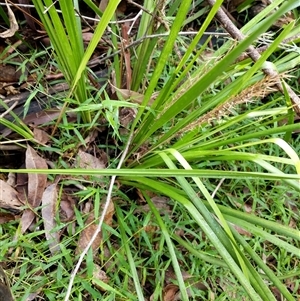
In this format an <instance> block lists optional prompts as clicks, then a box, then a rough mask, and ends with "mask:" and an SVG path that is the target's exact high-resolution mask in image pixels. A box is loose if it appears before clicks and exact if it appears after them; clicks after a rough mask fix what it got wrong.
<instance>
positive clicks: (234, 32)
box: [207, 0, 300, 115]
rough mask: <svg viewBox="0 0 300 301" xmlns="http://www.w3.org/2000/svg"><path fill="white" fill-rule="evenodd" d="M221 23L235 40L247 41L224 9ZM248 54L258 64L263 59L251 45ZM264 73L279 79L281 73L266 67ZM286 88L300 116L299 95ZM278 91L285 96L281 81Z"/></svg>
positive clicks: (211, 3) (209, 2) (212, 0)
mask: <svg viewBox="0 0 300 301" xmlns="http://www.w3.org/2000/svg"><path fill="white" fill-rule="evenodd" d="M207 2H208V4H209V5H210V6H211V7H213V5H214V4H215V3H216V1H215V0H207ZM216 16H217V18H218V19H219V21H220V22H221V23H222V25H223V27H224V29H225V30H226V31H227V32H228V33H229V34H230V35H231V36H232V37H233V38H234V39H237V40H238V41H242V40H244V39H245V36H244V35H243V34H242V33H241V31H240V30H239V29H238V28H237V27H236V26H235V25H234V24H233V23H232V21H231V20H230V19H229V18H228V17H227V15H226V14H225V13H224V11H223V9H222V8H220V9H219V10H218V12H217V14H216ZM247 53H248V55H249V56H250V58H251V59H252V60H253V61H254V62H256V61H258V59H259V58H260V57H261V55H260V53H259V52H258V51H257V50H256V49H255V48H254V47H253V46H252V45H251V46H249V48H248V49H247ZM262 70H263V72H264V73H265V74H266V75H268V76H270V77H278V76H279V73H278V72H277V71H275V70H274V69H272V68H268V67H264V68H263V69H262ZM284 85H285V88H286V90H287V92H288V94H289V97H290V99H291V100H292V102H293V104H294V110H295V111H296V113H297V114H299V115H300V99H299V97H298V95H297V94H296V93H295V92H294V91H293V90H292V89H291V87H290V86H289V85H288V84H287V83H284ZM276 86H277V89H278V90H279V91H280V92H282V93H283V94H284V88H283V85H282V84H281V82H280V81H278V82H277V83H276Z"/></svg>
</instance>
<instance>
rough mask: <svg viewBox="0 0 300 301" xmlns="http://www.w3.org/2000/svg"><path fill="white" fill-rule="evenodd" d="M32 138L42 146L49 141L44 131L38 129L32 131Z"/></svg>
mask: <svg viewBox="0 0 300 301" xmlns="http://www.w3.org/2000/svg"><path fill="white" fill-rule="evenodd" d="M33 137H34V139H35V141H37V142H38V143H40V144H44V145H45V144H46V143H48V141H49V140H50V137H49V135H48V134H47V133H46V132H45V131H43V130H41V129H38V128H34V129H33Z"/></svg>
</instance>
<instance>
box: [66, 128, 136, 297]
mask: <svg viewBox="0 0 300 301" xmlns="http://www.w3.org/2000/svg"><path fill="white" fill-rule="evenodd" d="M133 134H134V133H133V132H132V133H131V134H130V136H129V139H128V141H127V144H126V146H125V149H124V151H123V154H122V156H121V158H120V162H119V164H118V166H117V169H120V168H121V166H122V164H123V162H124V160H125V158H126V156H127V153H128V150H129V146H130V144H131V142H132V138H133ZM116 177H117V176H112V177H111V181H110V184H109V188H108V192H107V197H106V201H105V204H104V208H103V211H102V213H101V216H100V218H99V224H98V227H97V229H96V231H95V233H94V235H93V236H92V238H91V240H90V241H89V243H88V245H87V246H86V248H85V249H84V250H83V251H82V253H81V255H80V257H79V259H78V262H77V264H76V266H75V268H74V270H73V272H72V274H71V277H70V281H69V285H68V289H67V293H66V296H65V299H64V301H68V300H69V297H70V295H71V290H72V286H73V282H74V279H75V276H76V274H77V272H78V270H79V268H80V266H81V263H82V261H83V258H84V256H85V255H86V254H87V252H88V250H89V249H90V247H91V246H92V244H93V242H94V241H95V239H96V237H97V236H98V234H99V233H100V232H101V228H102V224H103V221H104V218H105V215H106V213H107V210H108V207H109V204H110V202H111V195H112V191H113V186H114V183H115V180H116Z"/></svg>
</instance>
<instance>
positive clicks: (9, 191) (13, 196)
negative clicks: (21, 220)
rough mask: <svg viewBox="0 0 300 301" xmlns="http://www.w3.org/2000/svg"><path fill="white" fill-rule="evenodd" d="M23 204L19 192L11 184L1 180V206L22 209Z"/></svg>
mask: <svg viewBox="0 0 300 301" xmlns="http://www.w3.org/2000/svg"><path fill="white" fill-rule="evenodd" d="M21 206H23V204H22V203H21V202H20V200H19V197H18V192H17V191H16V190H15V189H14V188H13V187H11V186H10V185H9V184H7V183H6V182H4V181H3V180H0V207H1V208H3V209H8V210H17V211H20V208H21Z"/></svg>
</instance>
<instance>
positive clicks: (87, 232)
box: [75, 202, 102, 255]
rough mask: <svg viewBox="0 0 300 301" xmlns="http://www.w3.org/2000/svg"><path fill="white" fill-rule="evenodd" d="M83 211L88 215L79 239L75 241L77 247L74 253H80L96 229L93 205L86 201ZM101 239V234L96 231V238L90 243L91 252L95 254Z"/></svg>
mask: <svg viewBox="0 0 300 301" xmlns="http://www.w3.org/2000/svg"><path fill="white" fill-rule="evenodd" d="M83 211H84V212H83V213H88V217H87V219H86V221H85V225H86V226H85V228H84V229H83V230H82V231H81V232H80V236H79V240H78V243H77V248H76V251H75V254H76V255H77V254H80V253H81V252H82V251H83V250H84V249H85V248H86V246H87V245H88V243H89V242H90V240H91V238H92V236H93V235H94V233H95V231H96V229H97V224H96V223H95V213H94V210H93V206H92V205H91V204H90V203H89V202H88V203H86V204H85V208H84V210H83ZM101 240H102V234H101V233H98V235H97V237H96V239H95V240H94V242H93V244H92V250H93V253H94V254H95V253H96V252H97V250H98V248H99V246H100V243H101Z"/></svg>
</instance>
